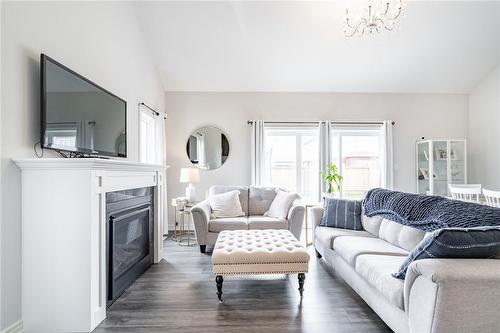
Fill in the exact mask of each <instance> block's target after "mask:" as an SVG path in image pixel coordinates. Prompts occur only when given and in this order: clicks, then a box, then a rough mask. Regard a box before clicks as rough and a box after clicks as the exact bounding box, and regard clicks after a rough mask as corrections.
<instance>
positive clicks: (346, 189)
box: [331, 126, 384, 199]
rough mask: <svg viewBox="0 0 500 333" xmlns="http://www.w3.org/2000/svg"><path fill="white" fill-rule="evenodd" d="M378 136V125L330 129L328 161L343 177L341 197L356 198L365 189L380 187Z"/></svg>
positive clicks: (381, 158)
mask: <svg viewBox="0 0 500 333" xmlns="http://www.w3.org/2000/svg"><path fill="white" fill-rule="evenodd" d="M381 135H382V131H381V128H380V126H373V127H359V128H356V127H351V128H342V127H339V128H334V129H333V130H332V142H331V146H332V163H333V164H335V165H336V166H337V167H338V168H339V170H340V173H341V175H342V176H343V178H344V179H343V181H342V193H341V194H342V197H343V198H347V199H360V198H362V197H363V195H364V193H365V192H366V191H368V190H369V189H371V188H374V187H380V186H382V172H383V170H384V167H383V156H382V155H383V154H382V143H383V140H382V137H381Z"/></svg>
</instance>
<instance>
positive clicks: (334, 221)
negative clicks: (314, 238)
mask: <svg viewBox="0 0 500 333" xmlns="http://www.w3.org/2000/svg"><path fill="white" fill-rule="evenodd" d="M323 208H324V209H323V216H321V221H320V223H319V225H320V226H322V227H331V228H340V229H351V230H363V226H362V224H361V201H358V200H344V199H330V198H325V202H324V207H323Z"/></svg>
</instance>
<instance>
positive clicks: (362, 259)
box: [355, 254, 405, 310]
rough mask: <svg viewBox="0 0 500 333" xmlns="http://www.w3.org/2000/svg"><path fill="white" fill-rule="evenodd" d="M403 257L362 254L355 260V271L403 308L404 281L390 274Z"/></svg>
mask: <svg viewBox="0 0 500 333" xmlns="http://www.w3.org/2000/svg"><path fill="white" fill-rule="evenodd" d="M404 260H405V257H399V256H386V255H373V254H362V255H360V256H358V259H357V260H356V268H355V269H356V272H358V274H359V275H360V276H362V277H363V278H364V279H365V280H366V282H368V283H369V284H370V285H372V286H373V287H374V288H375V289H377V290H378V291H379V292H380V293H381V294H382V295H383V296H384V297H385V298H387V299H388V300H389V301H390V302H391V303H392V304H394V305H395V306H397V307H398V308H400V309H401V310H404V296H403V295H404V281H403V280H400V279H396V278H395V277H393V276H392V273H393V272H394V270H395V269H396V270H397V269H398V268H399V266H400V265H401V263H402V262H403V261H404Z"/></svg>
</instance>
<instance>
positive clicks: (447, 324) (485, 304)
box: [312, 207, 500, 333]
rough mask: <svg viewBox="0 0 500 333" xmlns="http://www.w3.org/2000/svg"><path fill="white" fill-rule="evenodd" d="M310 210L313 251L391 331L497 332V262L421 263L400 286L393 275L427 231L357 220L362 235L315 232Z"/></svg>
mask: <svg viewBox="0 0 500 333" xmlns="http://www.w3.org/2000/svg"><path fill="white" fill-rule="evenodd" d="M322 213H323V208H322V207H313V208H312V221H313V232H314V246H315V248H316V251H317V255H318V257H323V258H324V259H325V260H326V261H327V262H328V263H329V264H331V265H332V266H333V269H334V270H335V272H336V274H337V275H339V276H340V277H342V278H343V279H344V280H345V281H346V282H347V283H348V284H349V285H350V286H351V287H352V288H353V289H354V290H355V291H356V292H357V293H358V294H359V295H360V296H361V297H362V298H363V299H364V300H365V302H366V303H367V304H368V305H369V306H370V307H371V308H372V309H373V310H374V311H375V312H376V313H377V314H378V315H379V316H380V318H382V320H384V322H385V323H386V324H387V325H388V326H389V327H390V328H391V329H392V330H394V331H395V332H398V333H400V332H412V333H427V332H432V333H448V332H449V333H452V332H453V333H459V332H464V333H465V332H467V333H473V332H477V333H479V332H481V333H484V332H500V260H495V259H424V260H418V261H415V262H413V263H412V264H411V265H410V267H409V268H408V272H407V274H406V279H405V280H400V279H396V278H394V277H392V276H391V274H392V273H394V272H396V271H397V270H398V268H399V266H400V265H401V263H402V262H403V260H404V259H405V258H406V256H407V255H408V253H409V251H411V250H412V249H414V248H415V246H416V245H417V244H418V243H419V242H420V240H422V239H423V237H424V236H425V232H424V231H422V230H418V229H415V228H412V227H407V226H403V225H401V224H398V223H396V222H393V221H389V220H386V219H382V218H381V217H371V218H369V217H367V216H365V215H363V216H362V223H363V227H364V229H365V231H354V230H345V229H337V228H329V227H320V226H319V222H320V219H321V215H322Z"/></svg>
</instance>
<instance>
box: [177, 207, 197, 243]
mask: <svg viewBox="0 0 500 333" xmlns="http://www.w3.org/2000/svg"><path fill="white" fill-rule="evenodd" d="M197 203H198V202H188V203H187V204H185V205H184V207H182V208H180V209H179V208H177V205H172V206H174V209H175V213H174V214H175V215H174V223H175V227H174V235H173V236H172V239H173V240H175V241H176V242H177V243H178V244H179V245H183V246H194V245H196V244H197V243H196V235H195V234H194V230H192V229H191V208H192V207H193V206H194V205H196V204H197ZM186 220H187V221H186Z"/></svg>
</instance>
